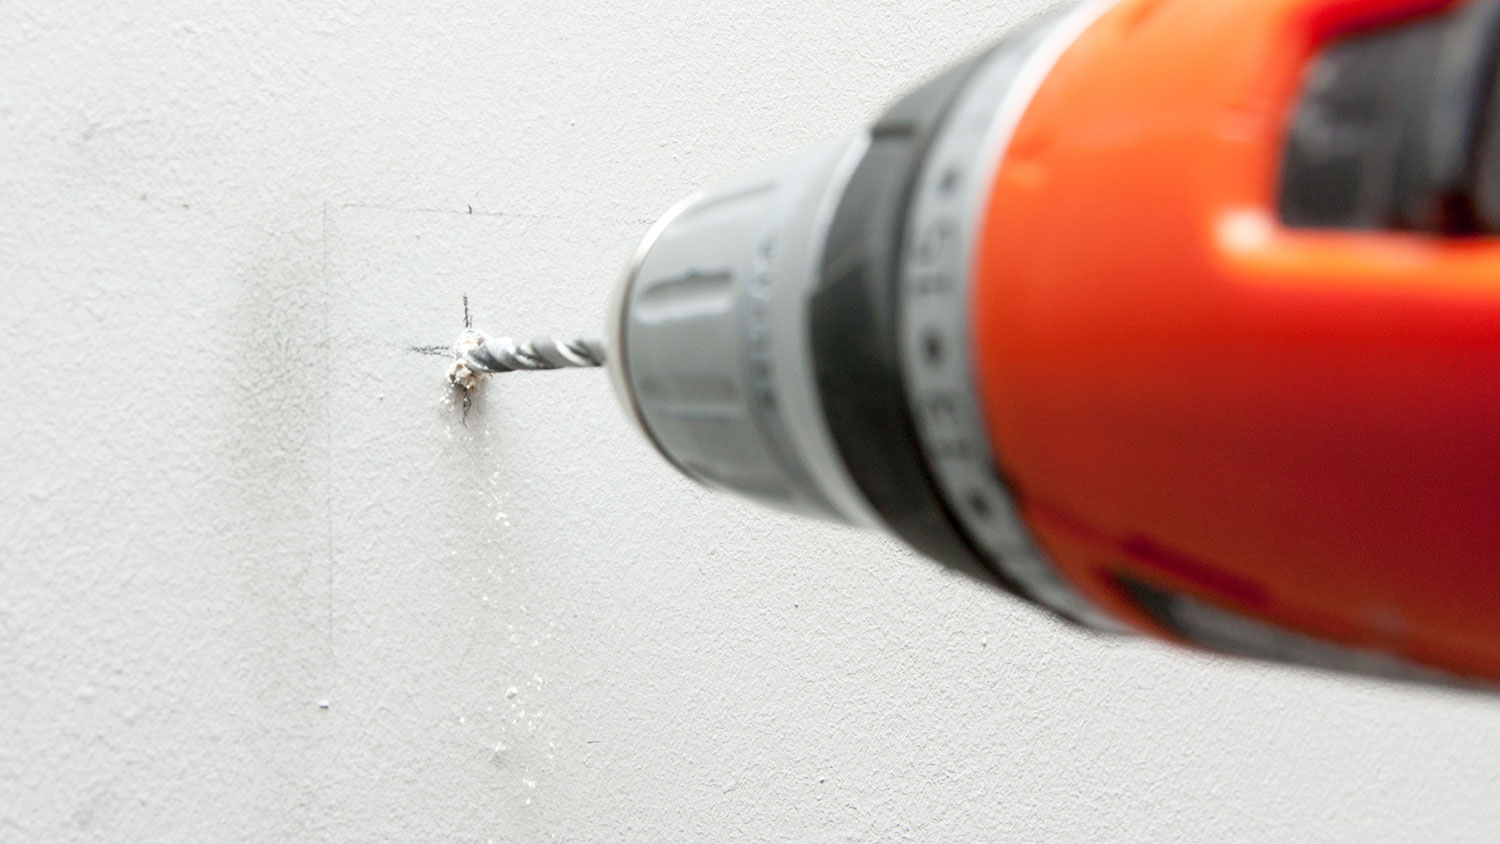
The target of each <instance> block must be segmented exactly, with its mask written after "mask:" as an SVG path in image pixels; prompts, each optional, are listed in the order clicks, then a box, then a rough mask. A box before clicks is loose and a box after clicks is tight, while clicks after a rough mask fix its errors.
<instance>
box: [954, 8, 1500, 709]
mask: <svg viewBox="0 0 1500 844" xmlns="http://www.w3.org/2000/svg"><path fill="white" fill-rule="evenodd" d="M1450 5H1451V4H1450V3H1447V2H1432V0H1127V2H1124V3H1122V4H1120V5H1119V6H1117V7H1115V8H1114V9H1113V10H1111V11H1110V12H1109V13H1107V14H1106V15H1105V16H1104V17H1103V18H1102V19H1100V21H1098V22H1097V23H1096V24H1095V25H1093V26H1092V27H1091V28H1090V29H1089V30H1088V31H1087V32H1086V33H1085V34H1084V35H1083V36H1082V37H1081V39H1080V40H1079V41H1078V42H1076V43H1075V44H1074V46H1073V47H1072V48H1070V49H1069V50H1068V52H1067V53H1066V54H1065V55H1064V56H1063V58H1062V59H1061V61H1060V63H1059V64H1058V65H1057V67H1056V68H1055V70H1054V71H1053V72H1052V73H1051V74H1050V76H1049V77H1048V78H1047V80H1046V82H1045V83H1044V85H1043V87H1042V88H1041V89H1040V91H1039V93H1038V95H1037V97H1036V99H1035V101H1034V102H1033V104H1032V105H1031V107H1030V108H1029V110H1028V112H1027V113H1026V115H1025V117H1024V119H1023V121H1022V123H1021V125H1020V127H1019V130H1018V132H1017V134H1016V135H1015V138H1014V140H1013V142H1012V144H1011V146H1010V148H1009V150H1008V151H1007V152H1006V157H1005V159H1004V161H1003V163H1002V166H1001V168H1000V170H999V172H998V175H997V178H996V182H995V185H994V192H993V198H992V201H991V204H990V207H989V210H988V213H987V217H986V219H985V220H984V235H983V238H982V242H981V244H980V247H979V254H978V256H977V260H978V273H977V280H976V284H975V293H974V296H975V299H974V303H973V304H974V310H973V313H974V329H975V330H974V336H975V344H976V350H975V351H976V360H978V361H979V364H978V367H979V372H978V376H977V377H978V379H979V381H980V384H979V386H980V392H981V396H982V401H983V406H984V409H985V412H986V414H987V421H988V425H989V428H990V434H991V439H992V441H993V444H994V447H995V451H996V454H997V457H998V460H999V463H1000V468H1001V471H1002V472H1003V473H1004V474H1005V475H1006V476H1007V477H1008V478H1009V480H1010V481H1011V483H1012V485H1013V487H1014V490H1015V492H1016V495H1017V499H1018V501H1019V503H1020V505H1021V508H1022V512H1023V514H1024V516H1025V518H1026V520H1027V522H1028V523H1029V525H1030V526H1031V527H1032V528H1033V530H1034V532H1035V533H1036V535H1037V537H1038V540H1039V541H1040V543H1041V544H1042V545H1043V547H1044V548H1045V549H1046V551H1047V552H1048V553H1049V555H1050V556H1051V558H1052V559H1053V560H1054V561H1055V563H1056V564H1057V565H1058V566H1059V567H1060V569H1061V570H1062V571H1063V572H1064V573H1065V575H1066V576H1067V577H1069V578H1070V579H1071V580H1072V581H1073V582H1074V583H1075V584H1076V585H1077V586H1078V588H1079V589H1080V590H1082V591H1084V592H1085V593H1086V594H1087V595H1089V596H1090V597H1091V598H1092V599H1094V600H1095V601H1096V602H1098V603H1099V604H1100V605H1102V606H1104V607H1106V608H1107V609H1109V610H1110V611H1112V612H1113V613H1114V614H1116V615H1118V616H1119V617H1121V618H1122V619H1125V620H1126V621H1128V622H1130V623H1132V624H1134V625H1136V626H1139V627H1141V628H1143V629H1145V630H1149V631H1153V632H1156V633H1157V634H1159V635H1164V636H1169V637H1170V636H1172V633H1171V631H1169V630H1167V629H1166V628H1164V627H1163V626H1162V625H1160V624H1159V623H1158V620H1157V618H1156V617H1155V616H1154V615H1152V614H1150V613H1148V612H1145V611H1144V609H1143V607H1142V606H1141V605H1140V604H1139V603H1137V602H1136V601H1135V600H1134V599H1133V598H1132V597H1131V595H1130V594H1128V593H1127V592H1126V590H1125V589H1124V588H1122V586H1121V581H1122V578H1133V579H1135V580H1138V581H1142V582H1145V583H1149V584H1153V585H1155V586H1157V587H1159V588H1161V589H1164V590H1168V591H1171V592H1174V593H1180V594H1184V595H1188V596H1192V597H1194V598H1197V599H1199V600H1200V601H1203V602H1207V603H1210V604H1213V605H1216V606H1217V607H1221V608H1224V609H1226V610H1229V611H1231V612H1234V613H1237V614H1241V615H1244V616H1247V617H1250V618H1254V619H1258V620H1261V621H1265V622H1270V623H1272V624H1275V625H1278V626H1280V627H1282V628H1286V629H1289V630H1293V631H1298V632H1302V633H1306V634H1309V635H1312V636H1316V637H1319V638H1322V639H1325V640H1331V641H1334V642H1338V643H1342V644H1344V645H1349V646H1353V647H1356V648H1364V649H1377V650H1382V651H1386V652H1389V653H1392V654H1396V655H1398V656H1401V657H1403V658H1406V659H1409V660H1413V661H1417V662H1421V663H1426V664H1429V665H1434V666H1438V667H1441V668H1444V669H1447V670H1449V671H1453V672H1456V673H1459V674H1462V675H1467V676H1470V677H1476V678H1486V679H1490V680H1500V240H1497V239H1494V238H1469V239H1444V238H1442V237H1439V236H1435V235H1424V234H1403V233H1396V232H1391V233H1377V232H1369V233H1364V232H1337V231H1311V230H1303V231H1293V230H1288V229H1286V228H1284V227H1282V226H1281V225H1280V223H1279V222H1278V221H1277V219H1276V212H1275V203H1276V197H1275V192H1276V184H1277V178H1278V158H1279V154H1280V148H1281V145H1282V142H1283V136H1284V134H1285V130H1286V127H1287V122H1288V119H1289V116H1290V112H1291V110H1292V107H1293V105H1294V103H1295V100H1296V97H1297V94H1298V92H1299V91H1300V89H1301V86H1302V78H1303V74H1304V71H1305V66H1306V63H1307V60H1308V59H1309V58H1310V57H1311V56H1312V55H1313V54H1314V52H1315V51H1316V50H1317V49H1318V48H1319V47H1320V46H1321V45H1323V44H1325V43H1327V42H1328V41H1329V40H1330V39H1333V38H1335V37H1337V36H1339V35H1340V34H1344V33H1347V32H1351V31H1354V30H1359V29H1364V28H1369V27H1372V26H1377V25H1380V24H1382V23H1389V22H1392V21H1395V20H1398V19H1405V18H1411V17H1413V16H1419V15H1423V14H1427V13H1432V12H1435V11H1440V10H1442V9H1444V8H1446V7H1448V6H1450Z"/></svg>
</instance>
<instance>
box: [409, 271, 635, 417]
mask: <svg viewBox="0 0 1500 844" xmlns="http://www.w3.org/2000/svg"><path fill="white" fill-rule="evenodd" d="M411 350H412V351H414V352H417V353H420V354H426V355H440V356H443V357H448V356H452V359H453V360H452V362H451V363H450V364H449V365H448V383H450V384H452V385H453V386H454V387H455V388H456V389H457V390H458V391H459V392H460V393H462V394H463V408H464V413H465V414H466V415H467V413H468V411H469V407H470V405H472V404H473V400H474V399H473V394H474V390H476V389H478V387H479V385H480V384H481V383H483V381H484V379H485V378H486V377H487V376H490V375H496V374H499V373H502V372H541V371H546V370H554V369H590V368H597V367H601V366H603V365H604V362H605V354H604V344H603V343H602V342H600V341H598V340H592V339H582V338H579V339H574V340H557V339H554V338H551V337H539V338H536V339H534V340H529V341H527V342H524V343H522V342H517V341H515V340H513V339H511V338H509V337H490V336H488V335H487V334H485V333H484V332H483V331H477V330H475V328H474V323H473V320H472V318H471V317H470V316H469V297H467V296H465V297H464V331H463V334H460V335H459V338H458V342H456V343H454V344H453V346H451V347H448V346H413V347H412V348H411Z"/></svg>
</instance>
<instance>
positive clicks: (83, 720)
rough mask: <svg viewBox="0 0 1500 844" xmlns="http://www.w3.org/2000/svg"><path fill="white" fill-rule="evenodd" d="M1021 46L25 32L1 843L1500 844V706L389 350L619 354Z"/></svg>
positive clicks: (725, 25)
mask: <svg viewBox="0 0 1500 844" xmlns="http://www.w3.org/2000/svg"><path fill="white" fill-rule="evenodd" d="M1036 5H1038V4H1036V3H1030V2H1018V1H1017V0H1012V2H996V1H995V0H928V2H922V3H896V2H889V0H876V2H869V0H832V2H814V3H809V2H804V0H748V1H747V2H736V3H733V4H730V5H725V4H720V3H713V2H693V0H659V1H658V2H653V3H645V2H638V3H625V2H621V1H620V0H603V2H600V0H566V2H547V3H519V2H508V3H507V2H481V1H480V0H469V1H468V2H456V1H454V0H449V2H434V3H419V4H409V3H408V4H395V3H375V2H370V0H327V1H326V2H321V3H293V2H286V1H285V0H268V2H254V3H228V2H222V3H204V2H201V0H122V2H114V3H85V2H72V0H65V2H58V0H10V2H7V3H4V4H0V268H3V269H0V272H3V278H0V386H3V388H4V404H3V408H4V413H3V415H0V690H3V691H0V841H5V842H10V841H16V842H22V841H43V840H60V841H64V840H80V841H127V840H172V841H189V840H197V841H240V840H243V841H267V842H270V841H288V840H326V841H356V840H358V841H373V840H408V841H429V840H430V841H489V840H493V841H507V842H510V841H547V840H559V841H572V842H613V841H641V842H645V841H796V842H823V841H828V842H834V841H873V840H906V841H921V842H931V841H996V840H1024V841H1035V840H1080V841H1081V840H1121V841H1182V842H1199V841H1214V840H1225V841H1247V840H1260V841H1289V840H1345V841H1349V840H1362V841H1382V840H1383V841H1408V840H1417V839H1434V838H1435V839H1445V840H1473V841H1479V840H1493V835H1494V832H1495V830H1496V829H1500V799H1497V793H1500V761H1497V760H1500V699H1493V698H1482V697H1472V696H1462V695H1455V694H1448V693H1441V692H1435V691H1426V690H1420V689H1411V688H1400V687H1389V686H1382V685H1376V684H1373V683H1365V682H1358V681H1350V680H1336V679H1332V678H1328V677H1323V676H1318V675H1313V674H1307V673H1300V672H1296V671H1290V670H1276V669H1268V668H1261V667H1256V666H1248V665H1243V664H1233V663H1227V662H1220V661H1216V660H1211V659H1207V658H1203V657H1199V656H1192V655H1184V654H1181V653H1177V652H1175V651H1168V650H1165V649H1162V648H1159V647H1157V646H1154V645H1150V644H1146V643H1136V642H1110V641H1100V640H1097V639H1094V638H1090V637H1088V636H1085V635H1081V634H1078V633H1074V632H1071V631H1068V630H1065V629H1062V628H1060V627H1058V626H1056V625H1054V624H1052V623H1050V622H1048V621H1046V620H1045V619H1043V618H1041V617H1039V616H1038V615H1036V614H1034V613H1032V612H1031V611H1029V610H1027V609H1024V608H1022V607H1019V606H1017V605H1016V604H1015V603H1013V602H1011V601H1009V600H1007V599H1005V598H1002V597H999V596H997V595H995V594H992V593H990V592H987V591H986V590H984V589H982V588H980V587H978V586H975V585H972V584H970V583H967V582H963V581H960V580H957V579H956V578H954V577H951V576H949V575H947V574H945V573H943V572H941V571H939V570H937V569H936V568H935V567H933V566H931V565H929V564H927V563H924V562H922V561H920V560H917V559H915V558H913V557H911V556H910V555H908V554H907V553H905V552H904V551H902V550H900V549H899V548H898V547H896V546H895V545H893V544H891V543H890V542H888V541H886V540H884V539H882V538H880V537H876V536H872V535H868V534H859V533H854V532H851V531H846V530H841V529H836V528H830V527H824V526H820V525H815V524H806V523H802V522H798V521H794V520H792V519H790V518H784V517H781V516H778V515H774V514H769V513H766V512H761V511H758V510H754V509H751V508H749V507H748V506H742V505H740V504H739V503H737V502H735V501H732V500H729V499H727V498H721V497H717V496H714V495H710V494H707V493H704V492H702V491H700V490H699V489H697V488H695V487H694V486H692V485H691V484H690V483H688V482H687V481H684V480H681V479H679V478H677V477H676V476H675V475H674V474H673V473H672V472H671V471H670V470H668V469H667V468H666V467H665V466H664V465H662V464H660V463H659V461H658V460H657V458H656V457H655V455H654V454H653V453H652V452H651V451H650V450H649V448H648V447H647V446H646V445H645V444H644V443H643V442H642V441H641V440H640V439H639V438H638V437H637V436H636V434H635V433H633V432H632V431H631V430H630V429H629V428H628V427H627V425H626V423H625V421H624V419H623V417H622V416H621V415H620V414H619V413H618V412H617V411H616V408H615V406H614V402H613V398H612V397H611V396H610V394H609V390H608V385H607V383H606V379H605V378H603V377H602V376H601V375H600V374H599V373H592V372H569V373H561V374H557V375H555V376H551V377H525V376H516V377H513V378H510V379H506V380H503V381H500V382H496V383H493V384H491V385H490V386H491V388H492V389H490V390H489V391H488V393H487V394H486V395H485V397H484V398H483V400H482V401H481V402H480V404H479V405H478V406H476V408H475V409H474V412H473V413H472V414H471V415H470V417H469V419H468V424H467V426H465V425H464V424H463V423H462V422H461V421H460V418H459V416H458V414H457V413H456V411H455V410H454V408H453V407H452V406H450V405H448V404H447V403H445V391H444V385H443V383H442V377H441V370H442V363H441V361H438V360H436V359H432V358H423V357H419V356H416V355H412V354H410V353H408V352H406V351H405V350H404V349H405V347H406V346H408V345H410V344H424V343H445V342H449V341H450V340H451V339H452V338H453V337H454V336H455V335H456V334H457V331H458V329H459V327H460V320H461V313H460V304H459V299H460V295H461V294H462V293H463V292H468V293H470V294H471V295H472V296H473V299H474V308H475V315H476V319H477V322H478V323H479V324H480V325H481V326H484V327H488V328H490V329H492V330H496V331H501V332H516V333H520V334H523V335H524V334H530V333H532V332H537V333H541V332H549V331H557V332H571V331H579V330H584V331H587V330H589V329H591V328H593V327H594V326H596V325H597V324H598V322H599V319H600V314H601V311H602V306H603V301H604V297H605V293H606V289H607V288H608V286H609V285H610V284H611V283H612V281H613V278H614V277H615V275H616V272H617V270H618V269H619V268H620V266H621V265H622V264H623V262H624V260H625V258H626V257H627V255H628V253H629V251H630V249H631V248H632V246H633V244H634V242H635V240H636V239H637V238H638V237H639V236H640V234H641V233H642V232H643V230H644V229H645V227H646V224H647V222H648V221H649V220H650V219H651V218H652V217H653V215H655V214H656V213H658V212H660V211H661V210H662V209H663V208H665V207H666V206H667V205H669V204H670V203H671V202H672V201H674V200H675V199H676V198H678V197H679V196H680V195H683V194H685V193H686V192H689V191H691V190H693V189H696V188H698V187H702V186H706V185H711V184H713V183H715V182H717V181H720V180H723V179H725V178H727V177H730V176H732V175H733V174H735V173H736V172H738V171H740V170H742V169H743V168H744V167H745V166H746V165H747V164H749V163H752V162H757V161H760V160H763V159H770V158H773V157H776V156H779V155H783V154H786V153H789V152H791V151H793V150H795V149H798V148H800V147H802V146H804V145H805V144H807V143H810V142H813V141H815V140H820V139H823V138H826V137H832V136H835V135H838V134H842V133H844V132H846V131H848V130H850V129H851V128H853V127H855V126H857V125H858V124H859V123H860V122H861V121H863V120H865V119H867V118H868V117H870V116H871V115H873V114H874V113H875V111H876V110H877V109H878V107H879V106H880V104H881V103H883V102H884V101H885V100H887V99H888V98H889V97H890V96H891V95H892V94H894V93H895V92H897V91H898V90H899V89H901V88H902V87H903V86H904V85H905V84H907V83H909V82H911V81H913V80H915V79H916V78H918V77H919V76H921V75H923V74H926V73H927V72H929V71H931V70H933V69H935V68H937V67H939V66H941V65H943V64H944V63H945V62H947V61H949V60H951V59H953V58H955V57H957V56H959V55H960V54H962V53H964V52H966V51H967V50H969V49H971V48H972V47H974V46H976V45H977V44H979V43H980V42H982V41H985V40H988V39H989V38H991V37H992V36H994V35H995V34H997V33H999V32H1001V31H1003V30H1004V29H1005V28H1006V26H1007V25H1009V24H1010V23H1012V22H1014V21H1015V20H1016V19H1017V18H1018V17H1020V16H1023V15H1025V14H1028V13H1029V12H1030V11H1032V10H1033V9H1034V7H1035V6H1036Z"/></svg>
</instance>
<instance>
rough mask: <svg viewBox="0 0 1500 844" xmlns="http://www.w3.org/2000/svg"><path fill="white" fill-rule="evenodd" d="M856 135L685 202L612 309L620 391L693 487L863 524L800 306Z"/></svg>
mask: <svg viewBox="0 0 1500 844" xmlns="http://www.w3.org/2000/svg"><path fill="white" fill-rule="evenodd" d="M868 145H869V141H868V138H867V136H865V135H863V134H861V135H857V136H855V137H852V138H848V139H845V140H843V141H839V142H836V143H832V144H827V145H824V146H820V147H817V148H815V149H813V150H810V151H808V152H806V153H804V154H803V155H800V156H798V157H796V158H793V159H791V160H789V161H786V162H783V163H781V164H778V165H775V166H773V167H770V168H767V169H765V170H762V171H760V172H757V173H754V174H752V175H750V176H747V177H745V178H743V179H740V180H738V181H736V182H733V183H731V184H729V185H726V186H724V187H722V188H720V189H718V190H715V191H712V192H709V193H706V194H699V195H697V196H694V197H690V198H689V199H687V200H685V201H684V202H682V203H681V204H679V205H678V206H677V207H675V208H673V209H672V210H671V211H669V212H668V213H667V215H666V216H665V217H663V218H662V220H661V221H660V222H658V223H657V224H656V226H655V227H654V228H653V229H652V230H651V231H650V232H649V233H648V234H647V235H646V238H645V240H644V241H643V242H642V244H641V246H640V248H639V249H638V251H637V253H636V256H635V258H634V260H633V261H632V262H631V265H630V267H629V269H628V270H627V272H626V274H625V277H624V278H623V279H622V281H621V283H620V284H619V285H618V286H617V288H616V290H615V294H614V296H613V298H612V300H611V305H610V309H609V316H608V324H607V328H606V331H607V333H608V335H609V336H608V338H607V340H608V344H609V347H610V349H611V353H610V355H609V367H610V372H611V377H612V380H613V381H614V384H615V389H616V392H617V393H618V395H619V398H620V400H621V402H622V403H623V404H624V405H625V406H626V408H627V409H628V410H629V412H630V414H631V416H632V417H633V418H634V419H635V421H636V422H637V424H638V425H639V426H640V428H641V430H642V431H643V432H644V433H645V434H646V436H647V437H648V438H649V439H650V440H651V441H652V443H654V444H655V445H656V447H657V449H658V450H660V451H661V453H662V455H663V456H665V457H666V458H667V459H668V460H669V461H671V462H672V463H673V464H674V465H676V466H677V467H678V468H679V469H680V470H681V471H682V472H683V473H685V474H687V475H688V476H689V477H691V478H694V479H696V480H698V481H701V482H703V483H705V484H708V485H710V486H714V487H719V488H722V489H726V490H729V491H732V492H735V493H738V494H740V495H745V496H749V497H751V498H754V499H756V500H758V501H761V502H763V503H766V504H769V505H771V506H774V507H778V508H780V509H783V510H787V511H790V512H794V513H798V514H802V515H810V516H816V517H820V518H824V519H828V520H832V521H838V522H844V523H849V524H857V525H872V524H874V523H875V518H874V516H873V514H872V513H871V511H870V507H869V505H868V503H867V502H866V501H865V499H864V498H863V495H862V494H861V493H860V491H859V489H858V488H857V487H856V486H855V484H854V482H853V481H852V480H851V479H850V477H849V475H848V473H847V471H846V470H845V468H844V465H843V463H842V461H841V460H840V458H839V456H838V452H837V450H836V448H835V446H834V443H833V441H832V439H831V437H830V434H829V433H828V426H827V424H826V423H825V421H824V419H823V416H822V412H823V411H822V408H821V407H820V405H819V400H818V395H817V389H816V386H815V384H814V378H813V372H812V365H811V359H810V357H809V349H808V330H807V299H808V295H809V292H810V291H811V289H812V288H813V286H814V285H815V284H816V282H817V274H818V267H819V265H820V263H821V258H822V256H821V249H822V244H823V242H824V239H825V235H826V232H827V229H828V225H829V221H830V219H831V218H832V215H833V213H834V210H835V208H836V207H837V205H838V201H839V198H840V196H841V195H842V191H843V187H844V185H845V183H846V182H847V180H848V178H849V175H850V173H851V172H852V171H853V169H854V167H855V166H856V165H857V164H858V163H859V160H860V158H861V157H862V156H863V154H864V150H865V149H866V148H867V147H868Z"/></svg>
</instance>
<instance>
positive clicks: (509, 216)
mask: <svg viewBox="0 0 1500 844" xmlns="http://www.w3.org/2000/svg"><path fill="white" fill-rule="evenodd" d="M339 207H340V208H358V209H363V210H366V211H389V212H391V213H392V214H446V215H448V216H452V217H493V218H495V219H500V220H549V221H562V220H566V219H568V218H566V217H564V216H563V215H561V214H527V213H521V212H517V211H476V210H474V206H473V205H467V206H466V208H467V210H464V209H459V208H432V207H427V206H420V205H418V206H401V205H381V204H378V203H372V202H346V203H344V204H343V205H340V206H339Z"/></svg>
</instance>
